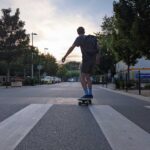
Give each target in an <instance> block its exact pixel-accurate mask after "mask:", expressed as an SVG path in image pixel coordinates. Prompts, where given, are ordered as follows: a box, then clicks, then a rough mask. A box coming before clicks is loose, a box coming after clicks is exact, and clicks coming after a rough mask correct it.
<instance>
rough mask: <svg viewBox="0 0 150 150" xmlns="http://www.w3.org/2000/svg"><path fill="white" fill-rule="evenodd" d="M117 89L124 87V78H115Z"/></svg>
mask: <svg viewBox="0 0 150 150" xmlns="http://www.w3.org/2000/svg"><path fill="white" fill-rule="evenodd" d="M115 86H116V89H124V88H125V81H124V80H115Z"/></svg>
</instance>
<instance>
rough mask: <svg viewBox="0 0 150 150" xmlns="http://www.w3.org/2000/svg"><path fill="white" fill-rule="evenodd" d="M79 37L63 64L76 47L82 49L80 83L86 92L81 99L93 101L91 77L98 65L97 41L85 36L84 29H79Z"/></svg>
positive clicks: (92, 37) (90, 36) (91, 36)
mask: <svg viewBox="0 0 150 150" xmlns="http://www.w3.org/2000/svg"><path fill="white" fill-rule="evenodd" d="M77 33H78V35H79V36H78V37H77V38H76V39H75V41H74V43H73V44H72V46H71V47H70V48H69V49H68V51H67V53H66V54H65V56H64V57H63V58H62V62H65V60H66V57H67V56H68V55H69V54H70V53H71V52H72V51H73V49H74V48H75V47H80V48H81V53H82V64H81V67H80V69H81V72H80V82H81V85H82V87H83V90H84V93H85V94H84V96H82V97H81V99H92V98H93V93H92V81H91V78H90V77H91V75H92V72H93V69H94V66H95V64H96V61H97V60H96V58H98V57H97V56H98V55H99V53H98V52H99V50H98V44H97V39H96V37H95V36H93V35H85V30H84V28H83V27H78V29H77Z"/></svg>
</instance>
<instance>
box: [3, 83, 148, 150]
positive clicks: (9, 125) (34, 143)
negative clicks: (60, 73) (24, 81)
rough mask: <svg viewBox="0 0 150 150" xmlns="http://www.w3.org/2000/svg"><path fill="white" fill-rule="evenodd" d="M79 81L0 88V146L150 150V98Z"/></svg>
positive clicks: (34, 149)
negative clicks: (87, 98) (87, 96)
mask: <svg viewBox="0 0 150 150" xmlns="http://www.w3.org/2000/svg"><path fill="white" fill-rule="evenodd" d="M82 92H83V91H82V89H81V86H80V84H79V83H60V84H55V85H41V86H33V87H21V88H8V89H5V88H2V87H1V88H0V150H150V102H148V101H144V100H139V99H138V98H133V97H130V96H126V95H122V94H119V93H115V92H112V91H110V90H106V89H104V88H101V87H100V86H99V85H94V87H93V94H94V99H93V105H91V106H88V107H87V106H78V103H77V98H78V97H80V96H82V94H83V93H82Z"/></svg>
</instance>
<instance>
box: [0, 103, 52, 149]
mask: <svg viewBox="0 0 150 150" xmlns="http://www.w3.org/2000/svg"><path fill="white" fill-rule="evenodd" d="M51 106H52V105H48V104H47V105H46V104H31V105H29V106H27V107H25V108H24V109H22V110H20V111H18V112H17V113H15V114H14V115H12V116H10V117H9V118H7V119H6V120H4V121H3V122H1V123H0V150H13V149H14V148H15V147H16V146H17V145H18V144H19V143H20V141H21V140H22V139H23V138H24V137H25V136H26V135H27V134H28V133H29V131H30V130H31V129H32V128H33V127H34V126H35V125H36V124H37V122H38V121H39V120H40V119H41V118H42V117H43V116H44V115H45V114H46V112H47V111H48V110H49V109H50V107H51Z"/></svg>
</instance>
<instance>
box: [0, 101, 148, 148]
mask: <svg viewBox="0 0 150 150" xmlns="http://www.w3.org/2000/svg"><path fill="white" fill-rule="evenodd" d="M63 107H64V108H63ZM54 108H55V109H54ZM56 108H57V109H56ZM67 109H68V110H67ZM51 110H53V111H52V112H53V114H54V115H53V117H51V118H50V117H47V120H48V119H49V120H50V122H49V124H48V125H49V126H52V127H51V128H55V130H54V131H53V129H52V131H47V134H53V135H55V138H56V140H58V141H55V142H56V145H59V144H60V145H61V144H62V145H63V146H64V147H61V148H60V149H61V150H65V149H67V150H72V149H73V147H70V148H69V145H68V146H67V148H66V147H65V145H67V144H65V143H61V142H64V141H65V140H64V141H63V140H62V141H61V140H59V139H57V137H58V138H59V137H61V136H60V135H59V134H60V133H63V134H64V135H63V136H64V138H65V132H64V131H63V132H62V131H61V130H66V134H71V133H68V132H69V131H72V132H73V131H74V133H72V134H71V135H70V136H72V139H73V141H74V142H75V141H77V138H78V136H79V135H73V134H76V133H78V132H77V131H80V134H81V135H82V132H83V135H84V134H85V136H86V134H87V131H88V130H90V129H89V128H88V126H90V125H92V124H91V123H92V120H91V122H89V119H88V118H90V115H91V116H92V117H93V118H94V119H93V120H95V122H96V123H97V126H98V127H99V129H100V130H101V131H102V133H103V135H104V137H105V138H106V140H107V142H108V143H106V144H108V145H109V146H107V147H106V148H105V145H104V146H103V149H104V150H111V149H112V150H142V149H143V150H150V134H149V133H148V132H146V131H145V130H143V129H142V128H140V127H139V126H138V125H137V124H135V123H134V122H132V121H131V120H129V119H128V118H126V117H125V116H123V115H122V114H121V113H120V112H118V111H116V110H115V109H114V108H112V107H111V106H109V105H92V106H88V107H80V106H75V105H71V106H69V105H68V106H67V107H66V106H63V105H59V107H58V106H56V105H54V104H30V105H28V106H26V107H25V108H23V109H21V110H20V111H18V112H16V113H15V114H13V115H12V116H10V117H8V118H7V119H5V120H4V121H2V122H1V123H0V150H15V149H16V147H17V146H18V145H19V144H20V143H23V142H24V139H25V138H28V136H29V135H28V134H29V133H30V132H31V131H32V130H33V129H34V128H35V126H36V125H38V124H39V122H40V121H41V122H42V118H44V116H45V115H46V114H50V113H52V112H51ZM77 111H78V113H77ZM87 112H88V113H87ZM86 113H87V117H86V118H85V120H84V117H85V116H84V115H85V114H86ZM82 115H83V117H82ZM58 116H60V120H61V122H60V121H57V119H58V118H57V117H58ZM68 116H69V117H70V118H71V119H70V121H71V120H72V121H73V120H75V121H74V124H75V123H78V122H82V124H81V125H79V126H74V125H72V126H71V124H70V126H71V128H72V129H68V127H67V126H69V125H68V123H69V118H68ZM54 117H55V118H54ZM63 119H65V121H64V122H63ZM53 121H55V123H60V125H61V126H63V128H59V129H58V127H59V124H57V125H56V124H55V125H54V124H53ZM84 122H87V123H86V124H84ZM95 122H94V121H93V123H95ZM83 125H84V126H85V125H86V127H85V128H87V130H84V128H82V126H83ZM41 126H42V125H41ZM57 126H58V127H57ZM36 128H37V131H38V126H37V127H36ZM41 128H42V127H41ZM93 128H94V127H93ZM56 129H57V130H56ZM40 130H42V129H40ZM83 130H84V131H83ZM96 130H98V129H96ZM51 132H53V133H51ZM93 132H95V133H96V132H97V133H100V132H99V131H95V130H94V129H93ZM57 134H58V135H57ZM91 136H93V135H91ZM49 137H51V138H53V137H52V136H49ZM97 137H98V136H97ZM97 137H94V136H93V139H92V138H91V140H88V141H87V140H86V141H87V142H88V144H89V145H90V142H93V143H94V142H95V140H97V141H98V142H97V144H99V143H100V142H101V139H97ZM32 138H33V139H34V136H33V137H32ZM38 138H40V137H38ZM84 138H85V139H86V137H84ZM94 138H95V139H94ZM48 140H49V141H48V142H51V143H50V144H51V145H54V144H55V143H54V144H53V143H52V142H54V140H53V139H48ZM68 140H69V139H68ZM68 140H67V141H68ZM92 140H93V141H92ZM45 142H46V141H45ZM57 142H58V144H57ZM80 142H81V143H80V144H79V145H80V147H78V146H77V145H78V144H77V143H76V144H75V145H74V147H75V146H76V149H78V150H80V149H81V150H82V149H88V147H86V146H87V145H86V144H85V143H84V142H82V141H81V140H80ZM37 143H38V141H37ZM72 145H73V143H72ZM84 145H85V148H84ZM92 146H93V145H92ZM109 147H110V148H109ZM24 149H26V148H24ZM32 149H33V150H34V146H32ZM41 149H42V148H40V147H39V150H41ZM49 149H50V150H51V149H52V150H53V149H56V150H57V149H58V148H54V147H53V148H50V147H49ZM93 149H94V150H98V149H99V147H98V146H97V147H93ZM35 150H38V149H37V147H36V148H35ZM43 150H46V149H44V148H43ZM90 150H91V148H90Z"/></svg>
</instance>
